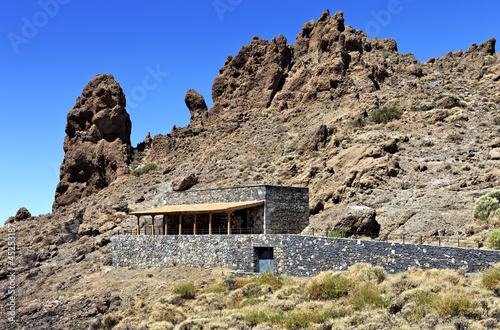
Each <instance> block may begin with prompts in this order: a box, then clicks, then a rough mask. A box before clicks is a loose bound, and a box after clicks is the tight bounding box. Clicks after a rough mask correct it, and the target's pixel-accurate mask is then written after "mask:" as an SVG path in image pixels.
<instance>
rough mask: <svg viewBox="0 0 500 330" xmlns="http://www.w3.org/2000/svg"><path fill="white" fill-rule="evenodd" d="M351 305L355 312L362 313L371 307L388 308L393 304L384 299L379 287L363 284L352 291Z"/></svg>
mask: <svg viewBox="0 0 500 330" xmlns="http://www.w3.org/2000/svg"><path fill="white" fill-rule="evenodd" d="M351 304H352V306H353V308H354V309H355V310H357V311H360V310H363V309H365V308H366V307H369V306H374V307H379V308H387V307H389V306H390V305H391V302H390V301H389V300H388V299H386V298H384V297H382V295H381V294H380V290H379V288H378V287H377V285H375V284H373V283H363V284H361V285H359V286H357V287H356V288H355V289H354V290H353V291H352V293H351Z"/></svg>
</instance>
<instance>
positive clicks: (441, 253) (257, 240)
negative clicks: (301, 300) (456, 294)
mask: <svg viewBox="0 0 500 330" xmlns="http://www.w3.org/2000/svg"><path fill="white" fill-rule="evenodd" d="M112 244H113V266H115V267H132V268H154V267H171V266H176V265H177V266H193V267H226V268H230V269H233V270H240V271H245V272H253V271H255V270H256V265H255V251H256V247H262V246H269V247H273V252H274V270H275V271H276V272H278V273H281V274H286V275H292V276H312V275H315V274H318V273H319V272H321V271H326V270H345V269H347V268H348V267H349V266H351V265H353V264H355V263H359V262H367V263H370V264H372V265H378V266H382V267H384V269H385V270H386V271H387V272H389V273H397V272H401V271H406V270H408V269H409V268H410V267H417V268H422V269H430V268H453V269H458V268H463V269H465V270H466V271H467V272H478V271H481V270H483V269H484V268H487V267H490V266H491V265H493V264H495V263H498V262H500V254H499V251H494V250H480V249H467V248H454V247H442V246H434V245H414V244H403V243H390V242H378V241H365V240H354V239H343V238H327V237H315V236H302V235H231V236H227V235H212V236H208V235H199V236H149V235H137V236H126V235H121V236H114V237H113V239H112Z"/></svg>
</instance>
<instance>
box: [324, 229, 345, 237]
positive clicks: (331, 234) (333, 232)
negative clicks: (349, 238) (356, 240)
mask: <svg viewBox="0 0 500 330" xmlns="http://www.w3.org/2000/svg"><path fill="white" fill-rule="evenodd" d="M328 237H336V238H345V237H346V234H345V233H344V232H343V231H341V230H329V231H328Z"/></svg>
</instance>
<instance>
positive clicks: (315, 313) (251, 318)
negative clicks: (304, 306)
mask: <svg viewBox="0 0 500 330" xmlns="http://www.w3.org/2000/svg"><path fill="white" fill-rule="evenodd" d="M346 315H348V312H347V311H346V310H343V309H339V310H334V309H323V310H320V309H317V310H303V311H297V310H293V311H289V312H283V311H277V310H274V309H270V310H265V311H253V312H249V313H248V314H246V315H245V321H247V322H250V323H251V324H252V326H256V325H257V324H261V323H270V324H272V325H281V326H284V327H285V328H286V329H304V328H306V327H307V326H309V325H310V324H311V323H316V324H322V323H325V321H327V320H330V319H334V318H340V317H344V316H346Z"/></svg>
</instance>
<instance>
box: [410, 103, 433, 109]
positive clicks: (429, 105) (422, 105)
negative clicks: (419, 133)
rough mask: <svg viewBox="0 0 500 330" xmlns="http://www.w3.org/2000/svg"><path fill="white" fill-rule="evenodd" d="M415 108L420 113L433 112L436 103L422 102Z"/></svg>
mask: <svg viewBox="0 0 500 330" xmlns="http://www.w3.org/2000/svg"><path fill="white" fill-rule="evenodd" d="M413 108H414V109H415V110H418V111H426V110H431V109H432V108H434V102H421V103H420V104H418V105H415V106H414V107H413Z"/></svg>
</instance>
